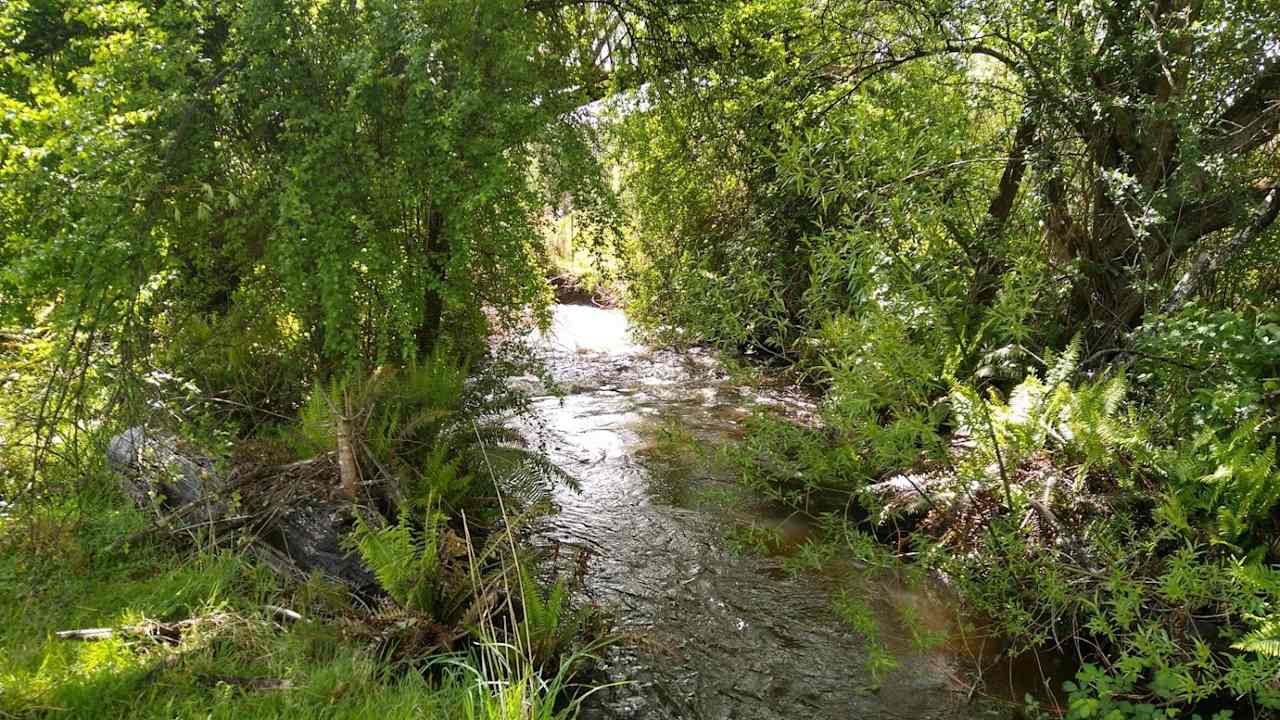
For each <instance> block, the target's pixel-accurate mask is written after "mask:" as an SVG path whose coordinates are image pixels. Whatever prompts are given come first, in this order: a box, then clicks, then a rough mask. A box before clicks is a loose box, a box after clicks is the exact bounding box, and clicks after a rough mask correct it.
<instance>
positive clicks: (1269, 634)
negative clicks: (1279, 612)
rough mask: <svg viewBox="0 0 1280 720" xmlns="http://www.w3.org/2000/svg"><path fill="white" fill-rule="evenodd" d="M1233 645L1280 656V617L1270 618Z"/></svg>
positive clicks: (1260, 653)
mask: <svg viewBox="0 0 1280 720" xmlns="http://www.w3.org/2000/svg"><path fill="white" fill-rule="evenodd" d="M1231 647H1233V648H1235V649H1237V650H1244V651H1245V652H1254V653H1258V654H1259V655H1265V656H1267V657H1273V658H1280V618H1275V617H1273V618H1268V619H1267V620H1265V621H1263V623H1262V625H1260V626H1258V627H1257V628H1255V629H1254V630H1252V631H1250V632H1249V633H1248V634H1246V635H1245V636H1244V637H1242V638H1241V639H1240V640H1239V641H1238V642H1235V643H1232V645H1231Z"/></svg>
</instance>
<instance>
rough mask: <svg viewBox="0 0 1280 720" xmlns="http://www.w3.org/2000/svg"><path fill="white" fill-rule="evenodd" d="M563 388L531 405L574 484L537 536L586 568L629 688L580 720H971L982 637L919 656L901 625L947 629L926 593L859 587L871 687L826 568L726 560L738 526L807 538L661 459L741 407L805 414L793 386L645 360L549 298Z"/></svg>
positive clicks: (726, 487) (734, 419) (709, 441)
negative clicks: (875, 637) (877, 669)
mask: <svg viewBox="0 0 1280 720" xmlns="http://www.w3.org/2000/svg"><path fill="white" fill-rule="evenodd" d="M539 346H540V347H541V348H542V352H543V353H544V356H545V360H546V362H547V364H548V367H549V368H550V370H551V374H552V375H553V377H554V378H555V379H556V380H557V382H558V383H559V384H560V385H561V386H562V387H563V388H565V391H566V394H565V395H564V396H563V397H557V396H555V395H550V394H542V395H540V396H539V397H537V398H536V399H535V406H536V410H537V413H536V415H537V421H538V423H539V424H540V425H541V426H542V431H543V433H544V435H543V438H544V439H545V441H546V447H545V449H546V451H547V452H548V454H549V455H550V457H551V459H552V460H553V461H554V462H556V463H557V464H559V465H560V466H561V467H562V468H564V469H566V470H567V471H569V472H570V473H571V474H572V475H574V476H575V477H576V478H577V479H578V480H579V482H580V483H581V491H580V492H573V491H571V490H568V489H562V490H560V491H558V492H557V501H558V504H559V510H558V512H557V513H556V514H555V515H554V516H553V517H551V518H549V519H548V521H547V523H546V525H545V527H543V528H541V529H540V531H539V538H540V542H543V543H546V544H549V545H553V546H557V547H558V556H559V557H561V558H569V557H572V558H576V560H575V562H580V563H582V564H583V565H584V566H585V567H586V573H585V576H584V577H585V582H584V587H583V592H584V593H585V594H586V596H587V597H589V598H590V599H592V600H594V601H596V602H599V603H601V604H602V605H605V606H608V607H612V608H614V609H615V610H616V611H617V615H618V622H619V627H618V630H619V631H620V632H621V633H622V635H623V641H622V642H621V643H619V644H618V645H617V646H616V647H614V648H613V649H612V650H611V651H610V652H609V653H608V657H607V658H606V663H605V667H604V670H605V672H606V673H607V674H608V675H609V676H610V677H612V678H616V679H627V680H630V681H631V682H630V683H629V684H627V685H625V686H622V687H619V688H614V689H610V690H608V691H606V692H603V693H600V694H598V695H597V696H595V697H594V698H593V702H592V703H591V706H590V707H589V708H588V711H587V713H586V716H587V717H589V718H609V719H615V718H656V719H665V718H690V719H694V718H699V719H700V718H707V719H713V718H714V719H721V718H724V719H728V718H736V719H742V720H754V719H757V718H761V719H763V718H806V719H811V720H826V719H832V720H834V719H836V718H839V719H841V720H844V719H847V718H864V719H866V720H876V719H879V718H886V719H887V718H970V717H980V716H981V717H987V716H990V715H989V713H991V712H992V711H990V710H979V708H978V707H977V706H975V705H973V704H971V703H969V702H968V698H969V696H970V691H971V690H972V687H973V685H972V677H973V672H972V670H973V669H974V666H975V663H974V661H973V659H972V658H970V657H968V656H967V655H966V653H970V654H976V653H979V652H986V650H985V649H984V648H982V647H981V644H979V645H978V646H977V648H978V649H977V650H975V649H974V647H975V646H973V645H971V644H965V645H958V644H957V643H955V642H948V643H944V644H943V645H942V646H940V647H937V648H934V649H928V650H921V649H920V648H919V647H918V645H917V644H916V643H914V642H912V640H911V633H910V632H908V630H907V629H906V628H904V627H903V626H902V625H901V623H900V618H901V617H903V614H904V612H903V608H904V607H906V608H909V610H908V611H907V612H906V614H908V615H909V616H911V617H915V618H918V619H919V622H918V623H917V626H916V629H917V630H919V629H921V628H923V629H926V630H929V631H931V632H937V633H940V634H941V635H942V636H944V637H946V636H954V634H955V632H954V631H955V627H954V626H953V623H954V618H953V613H951V611H950V605H949V604H948V602H947V601H946V598H945V597H943V595H942V594H940V593H939V592H937V591H936V590H930V589H927V588H926V589H910V588H909V587H908V586H907V585H905V584H903V583H901V582H899V581H898V580H897V579H896V577H895V576H893V575H892V574H889V573H879V574H876V575H870V574H868V575H867V576H866V577H865V578H862V580H861V582H862V583H863V589H864V590H865V591H866V592H865V596H866V597H869V598H871V599H872V602H871V609H872V611H873V612H874V614H875V615H876V616H877V619H878V620H879V625H880V626H881V635H882V639H883V641H884V643H885V646H886V647H887V648H888V650H889V651H890V652H891V653H892V655H893V656H894V658H895V659H896V661H897V668H896V669H893V670H891V671H889V672H887V674H883V676H881V677H878V678H877V677H874V676H873V675H872V673H871V670H870V669H869V668H868V663H867V660H868V657H869V652H868V645H867V642H866V641H865V640H864V639H863V638H861V637H859V636H858V634H856V633H855V632H853V631H852V630H851V628H850V627H849V626H848V625H846V624H843V623H842V622H841V620H840V619H839V618H838V616H837V615H836V613H835V612H834V610H833V608H832V596H833V592H834V591H835V590H836V583H837V582H840V581H843V582H848V578H847V577H846V578H843V580H838V579H837V578H836V577H833V576H832V574H829V573H828V574H818V573H801V574H793V573H789V572H786V571H784V570H783V569H782V567H781V561H780V559H779V558H777V557H767V556H761V555H758V554H753V553H742V552H738V551H735V549H734V548H733V547H732V543H730V542H729V541H728V540H727V538H726V532H727V530H729V529H730V528H731V527H733V526H734V525H742V524H744V523H746V524H750V523H757V524H759V525H760V526H762V527H764V526H769V527H779V526H780V527H781V528H782V530H783V531H784V533H790V534H791V535H792V536H793V539H794V540H795V541H797V542H799V541H802V540H803V538H804V536H805V534H806V532H807V528H806V527H805V526H804V524H803V523H800V522H797V521H796V520H795V519H794V518H791V519H787V518H786V516H784V515H780V514H778V513H777V512H776V511H772V510H771V509H770V508H768V507H767V506H760V507H753V506H752V503H746V504H745V505H744V504H742V503H733V504H724V503H718V502H716V499H717V498H724V497H732V496H734V495H735V494H740V491H739V490H738V489H737V488H736V487H735V486H734V485H733V484H732V483H730V482H728V481H727V480H726V479H723V478H716V477H714V476H713V473H710V472H705V473H704V472H701V471H699V470H698V469H696V468H695V469H693V470H690V468H689V466H688V465H687V464H683V463H681V462H679V458H672V457H667V456H665V455H664V453H670V452H674V451H673V450H672V448H679V447H681V445H680V444H679V443H672V442H670V440H671V436H672V434H673V433H674V434H676V435H679V436H680V437H682V438H683V439H684V440H685V441H686V443H685V444H684V447H688V442H687V441H688V440H690V439H692V441H693V446H694V448H695V449H714V448H716V447H717V446H720V445H723V444H725V443H728V442H730V441H732V440H733V439H734V438H736V437H739V436H740V435H741V432H742V429H741V427H740V422H741V420H742V419H743V418H744V417H745V416H746V415H747V414H748V413H749V412H750V408H751V406H752V404H753V403H756V402H769V403H773V404H779V405H782V406H783V408H784V410H785V411H789V412H794V413H805V412H807V411H810V410H812V408H811V406H808V405H807V401H806V399H805V398H804V397H803V396H802V395H800V394H797V393H786V392H781V391H779V392H772V393H764V394H762V393H760V392H759V391H758V390H753V389H749V388H746V387H742V386H738V385H735V384H734V383H733V382H731V381H730V379H729V378H728V376H727V375H726V373H724V372H723V371H722V369H721V368H720V367H719V365H718V364H717V363H716V362H715V360H714V359H713V358H712V357H710V356H708V355H706V354H704V353H699V352H691V353H684V354H676V353H672V352H666V351H657V350H651V349H648V348H646V347H644V346H643V345H640V344H638V343H636V342H635V341H633V339H632V338H631V336H630V334H629V327H628V325H627V321H626V318H625V316H624V315H623V314H622V312H621V311H619V310H610V309H601V308H595V307H590V306H577V305H560V306H557V307H556V308H555V313H554V322H553V325H552V328H551V330H550V332H549V333H547V335H546V336H545V337H541V338H539Z"/></svg>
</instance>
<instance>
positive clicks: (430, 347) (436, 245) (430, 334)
mask: <svg viewBox="0 0 1280 720" xmlns="http://www.w3.org/2000/svg"><path fill="white" fill-rule="evenodd" d="M447 250H448V248H447V246H446V242H445V239H444V213H442V212H441V211H440V210H439V209H438V208H436V207H435V206H434V205H432V206H431V207H430V208H429V209H428V210H427V228H426V238H425V242H424V248H423V251H424V252H423V256H424V257H423V269H424V271H425V272H424V274H425V276H426V277H425V281H424V282H423V297H422V320H421V322H420V323H419V325H418V329H417V333H416V338H415V339H416V341H417V348H418V359H419V360H422V359H425V358H428V357H430V356H431V355H432V353H434V352H435V349H436V340H438V339H439V337H440V326H441V322H442V319H443V316H444V297H443V295H441V293H440V284H442V283H444V281H445V263H446V260H445V255H446V253H447Z"/></svg>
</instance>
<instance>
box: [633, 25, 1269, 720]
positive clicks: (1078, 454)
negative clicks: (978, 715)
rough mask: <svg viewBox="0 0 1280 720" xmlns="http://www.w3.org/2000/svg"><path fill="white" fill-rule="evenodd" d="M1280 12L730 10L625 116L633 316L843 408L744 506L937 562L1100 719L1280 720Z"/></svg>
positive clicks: (772, 460) (781, 432)
mask: <svg viewBox="0 0 1280 720" xmlns="http://www.w3.org/2000/svg"><path fill="white" fill-rule="evenodd" d="M1278 10H1280V8H1278V7H1277V6H1276V5H1275V3H1268V2H1244V1H1242V2H1235V1H1231V0H1228V1H1227V2H1198V1H1195V0H1190V1H1187V2H1179V1H1174V2H1130V1H1127V0H1106V1H1104V2H1096V3H1083V4H1072V3H1054V2H1040V1H1039V0H1031V1H1030V2H1013V3H986V2H976V3H974V2H966V3H948V2H943V3H936V2H919V3H917V2H894V3H845V2H839V1H831V2H818V3H791V2H776V1H772V2H771V1H766V0H757V1H744V2H737V3H728V4H725V5H723V6H718V8H717V11H716V12H715V13H711V14H708V15H706V16H703V17H702V18H701V19H700V22H698V23H697V24H693V23H685V24H683V25H682V29H683V30H684V32H686V36H687V38H688V39H689V42H690V44H691V45H693V46H695V47H696V48H697V50H696V51H687V52H686V53H685V55H686V56H689V55H692V56H694V57H695V58H696V59H695V60H693V61H691V62H688V63H687V64H685V65H684V66H683V69H682V71H680V72H665V73H663V74H661V75H660V76H659V77H657V78H655V79H654V80H653V82H652V83H651V84H650V85H649V86H647V87H645V88H644V90H643V93H641V94H640V101H639V102H637V101H636V100H635V99H630V100H629V102H628V103H627V104H624V105H623V106H622V111H621V112H620V114H619V119H618V123H617V126H616V131H615V132H616V138H617V143H618V145H617V147H618V148H619V160H620V162H621V164H622V166H623V168H624V171H625V177H626V182H625V184H624V192H625V194H626V196H627V205H628V208H629V211H630V213H631V219H632V223H631V225H630V226H629V231H628V233H629V234H628V250H629V251H630V253H629V255H628V256H627V262H629V268H630V273H629V279H630V281H631V283H632V284H631V288H630V290H631V292H630V296H629V302H630V303H631V309H632V311H633V314H634V316H635V317H636V318H638V319H639V320H641V321H642V322H643V323H644V325H645V326H646V328H647V329H648V330H649V331H650V332H651V333H652V334H653V335H654V336H655V337H659V338H666V339H670V340H675V341H682V342H689V341H695V342H696V341H711V342H715V343H718V344H720V345H722V346H726V347H727V348H728V349H731V350H737V351H740V352H746V353H747V354H748V355H749V356H752V357H756V358H758V359H761V360H764V361H767V362H769V363H771V364H782V365H785V366H788V367H790V368H793V369H794V370H796V371H797V372H798V374H799V377H800V378H801V379H802V380H803V381H804V382H806V383H807V384H809V385H810V386H811V387H812V388H813V389H815V390H816V391H818V392H820V393H821V395H822V399H823V402H822V412H821V415H822V420H823V427H822V429H821V430H819V431H814V430H809V429H804V428H798V427H794V426H791V425H789V424H788V423H786V422H785V421H781V422H780V421H779V420H777V419H774V418H772V417H770V416H769V415H768V414H763V415H761V416H760V417H758V418H756V419H755V420H754V421H753V425H752V432H751V433H750V434H749V435H748V437H747V438H746V439H745V440H744V442H743V443H742V445H741V447H740V448H738V449H737V450H735V451H734V452H733V453H731V455H733V457H732V458H731V460H732V461H733V462H734V464H735V466H736V467H737V468H738V470H739V472H740V474H741V476H742V478H743V479H744V480H745V481H747V482H748V483H749V484H750V485H752V486H753V487H756V488H758V489H760V490H761V491H762V492H765V493H766V494H768V495H770V496H772V497H774V498H776V499H777V500H778V501H780V502H782V503H784V504H787V505H788V506H791V507H794V508H796V509H798V510H800V511H801V512H807V513H810V514H814V515H817V516H820V517H822V518H823V519H824V522H831V521H834V520H840V519H841V517H842V515H841V513H836V514H835V515H834V516H826V515H824V507H826V506H828V505H829V504H830V503H831V501H832V500H833V499H839V498H841V497H845V498H847V497H848V496H849V495H853V496H856V497H857V498H859V499H860V501H861V505H862V506H863V508H864V510H865V514H864V516H863V518H864V519H862V520H860V521H857V522H856V523H855V525H856V526H858V527H857V530H859V531H867V532H872V533H875V534H877V535H879V536H881V537H884V536H886V535H887V536H890V537H894V538H895V539H896V540H897V541H898V543H899V546H900V547H901V546H903V545H904V544H907V543H908V539H907V536H908V535H914V537H913V539H912V540H910V542H911V543H913V544H914V545H913V547H914V549H915V551H916V552H915V553H914V556H915V557H917V558H919V559H920V560H921V561H923V562H924V564H926V565H929V566H933V567H937V568H939V569H940V570H943V571H944V572H945V574H946V575H947V576H948V577H949V578H951V581H952V583H953V586H954V587H956V588H957V589H959V590H960V592H961V594H962V596H963V597H964V598H965V599H966V600H967V602H968V603H969V604H970V605H971V607H973V608H975V609H976V610H978V611H979V614H980V615H985V616H986V617H989V618H991V619H992V620H993V621H994V622H995V627H996V629H997V630H998V631H999V632H1000V633H1002V634H1004V635H1005V636H1006V637H1008V638H1009V639H1010V640H1011V642H1012V646H1013V647H1012V650H1013V651H1015V652H1016V651H1019V650H1022V649H1028V648H1030V649H1035V648H1040V649H1045V648H1050V649H1053V650H1055V651H1059V652H1060V651H1063V650H1065V651H1067V652H1069V653H1070V654H1072V655H1075V656H1077V657H1079V658H1081V659H1082V661H1083V662H1085V663H1086V664H1085V666H1084V669H1083V670H1081V673H1080V677H1079V678H1078V680H1077V682H1076V683H1074V684H1072V686H1071V692H1070V697H1069V698H1064V701H1067V700H1069V707H1066V706H1064V708H1065V709H1066V711H1068V712H1069V713H1071V714H1074V715H1075V716H1078V717H1103V716H1106V717H1113V716H1114V717H1120V716H1130V715H1132V716H1136V717H1152V716H1156V715H1159V716H1162V717H1163V716H1166V715H1168V716H1179V715H1180V714H1182V713H1184V712H1191V711H1199V712H1200V713H1201V714H1203V715H1204V716H1205V717H1208V716H1209V715H1212V714H1213V713H1214V712H1217V711H1218V710H1222V709H1234V710H1235V711H1236V712H1238V713H1240V712H1243V713H1253V712H1256V713H1260V714H1265V713H1266V712H1271V711H1274V710H1275V709H1276V708H1277V707H1280V696H1277V694H1276V688H1277V685H1276V682H1277V678H1278V677H1280V675H1278V673H1280V662H1278V661H1277V656H1276V653H1275V649H1276V648H1275V645H1274V630H1275V617H1276V613H1277V612H1280V605H1277V603H1280V581H1277V576H1276V575H1275V563H1276V562H1277V561H1280V548H1278V547H1277V546H1276V544H1275V542H1274V538H1275V529H1276V524H1275V523H1276V517H1277V511H1278V510H1280V471H1278V468H1277V458H1276V455H1275V443H1276V436H1277V434H1280V427H1278V426H1277V418H1278V417H1280V413H1278V409H1280V408H1278V406H1277V394H1276V393H1277V389H1278V388H1280V384H1278V383H1280V380H1278V379H1277V378H1278V377H1280V375H1278V373H1280V365H1278V364H1277V363H1278V361H1280V345H1278V344H1277V343H1278V342H1280V337H1277V336H1276V331H1277V329H1278V328H1280V326H1278V325H1277V324H1276V309H1277V300H1278V299H1280V297H1278V296H1277V294H1276V292H1277V289H1278V288H1277V286H1276V284H1275V282H1274V278H1275V277H1277V276H1278V275H1277V268H1276V266H1275V257H1276V252H1275V251H1276V248H1277V243H1278V242H1280V232H1277V230H1276V227H1275V225H1274V221H1275V218H1276V215H1277V211H1280V191H1277V189H1276V184H1275V182H1276V181H1275V178H1276V177H1277V164H1276V163H1277V160H1278V159H1280V155H1278V154H1277V142H1280V140H1278V139H1277V135H1278V133H1280V55H1278V54H1277V53H1278V52H1280V47H1278V46H1277V45H1276V41H1275V38H1276V37H1277V35H1278V33H1280V12H1277V11H1278ZM904 471H907V472H909V473H910V475H908V476H907V478H908V479H906V480H904V479H903V476H901V475H899V473H902V472H904ZM881 481H889V482H884V483H881ZM877 483H881V484H877ZM912 483H915V485H912ZM917 486H919V487H917ZM895 488H896V489H895ZM904 488H905V489H904ZM843 505H844V501H843V500H841V501H840V502H839V503H838V504H837V505H836V506H835V507H843ZM842 522H843V521H841V522H837V523H836V524H837V525H842ZM850 532H851V530H850V529H845V530H841V531H838V532H835V533H834V535H833V539H834V542H836V543H837V545H844V546H847V547H846V548H845V552H846V553H853V554H855V555H857V554H858V552H859V551H858V548H856V547H854V545H856V543H854V545H850V544H849V540H848V538H849V537H853V536H856V533H855V535H850V534H849V533H850ZM815 552H818V551H815ZM831 552H832V550H831V549H830V548H828V549H826V550H823V551H821V553H820V554H824V555H825V556H826V557H830V556H831ZM846 600H847V598H846ZM846 600H841V601H840V602H841V603H843V604H842V605H840V606H841V607H845V608H847V607H849V605H848V603H847V602H846ZM856 615H857V613H853V616H855V617H856ZM854 625H855V627H858V628H860V629H862V630H865V628H864V627H862V626H863V625H865V623H859V622H855V623H854ZM1237 716H1238V715H1237Z"/></svg>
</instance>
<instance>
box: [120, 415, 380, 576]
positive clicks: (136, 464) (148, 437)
mask: <svg viewBox="0 0 1280 720" xmlns="http://www.w3.org/2000/svg"><path fill="white" fill-rule="evenodd" d="M107 457H108V460H109V462H110V465H111V467H112V468H113V469H114V470H115V471H116V473H117V474H118V475H119V478H120V485H121V488H122V489H123V490H124V492H125V494H127V495H128V496H129V497H130V498H132V499H133V501H134V503H136V504H137V505H138V507H140V508H142V509H143V510H147V511H151V512H154V513H155V514H156V515H157V517H158V518H159V523H158V524H159V526H160V527H161V528H163V529H165V530H168V531H169V532H171V533H174V534H181V533H184V532H185V533H188V534H190V533H194V532H196V530H199V529H205V530H206V531H207V532H208V533H210V534H215V533H222V534H223V536H224V537H225V536H226V535H228V534H230V533H231V532H235V533H238V534H239V535H238V536H239V537H243V538H246V539H247V541H248V544H249V546H250V550H251V551H252V552H253V553H254V554H255V555H256V556H257V557H258V558H259V559H261V560H262V561H263V562H264V563H265V564H267V565H268V566H270V567H271V568H272V569H274V570H275V571H276V572H278V573H280V574H282V575H285V576H288V577H290V578H293V579H303V578H306V577H307V576H309V575H310V574H312V573H320V574H322V575H324V576H327V577H330V578H333V579H336V580H340V581H342V582H344V583H346V584H347V585H348V586H350V587H351V589H352V590H353V591H355V592H356V593H358V594H361V595H364V596H372V595H377V594H380V590H379V589H378V583H377V579H376V578H375V577H374V575H373V573H372V572H370V570H369V568H368V567H366V566H365V564H364V562H363V561H362V560H361V559H360V558H359V557H358V556H356V555H354V554H352V553H349V552H347V551H346V550H344V549H343V548H342V543H341V538H342V536H343V535H344V534H345V533H346V532H347V531H348V530H349V529H350V527H351V523H352V520H353V514H352V513H353V511H354V504H353V503H352V502H351V500H349V499H347V498H344V497H339V496H336V495H335V493H334V492H333V489H334V488H335V487H336V486H337V483H336V482H334V479H335V478H336V477H337V473H338V469H337V467H336V465H335V464H334V462H333V461H332V459H331V458H317V459H315V460H312V461H306V462H302V463H293V464H291V465H287V466H283V467H274V468H260V469H257V470H255V471H244V472H241V473H239V474H238V475H236V474H235V473H232V474H231V476H230V477H227V476H224V475H222V474H221V473H220V472H219V471H218V470H217V468H216V467H215V462H214V461H213V459H211V458H207V457H200V456H198V455H194V454H191V453H185V452H183V451H181V450H180V449H179V447H178V443H177V441H176V440H175V439H174V438H173V437H172V436H169V435H165V434H163V433H154V432H149V431H147V430H146V429H144V428H141V427H134V428H130V429H129V430H127V431H125V432H123V433H121V434H120V435H117V436H116V437H114V438H112V440H111V442H110V444H109V446H108V449H107ZM179 521H180V522H179Z"/></svg>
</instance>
